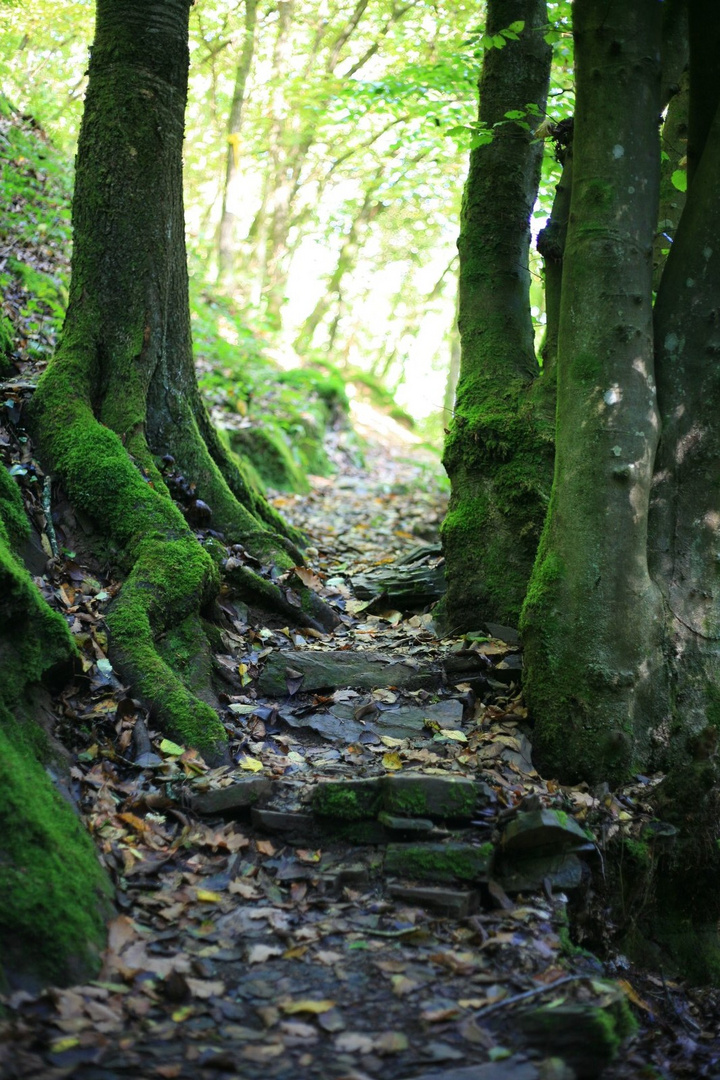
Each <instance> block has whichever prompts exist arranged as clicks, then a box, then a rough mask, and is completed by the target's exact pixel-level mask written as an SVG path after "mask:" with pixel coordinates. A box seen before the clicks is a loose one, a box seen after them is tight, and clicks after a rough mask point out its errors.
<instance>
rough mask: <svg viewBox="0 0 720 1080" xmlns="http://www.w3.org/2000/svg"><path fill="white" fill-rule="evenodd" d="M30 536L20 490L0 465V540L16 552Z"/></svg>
mask: <svg viewBox="0 0 720 1080" xmlns="http://www.w3.org/2000/svg"><path fill="white" fill-rule="evenodd" d="M29 535H30V524H29V522H28V519H27V516H26V514H25V507H24V506H23V501H22V496H21V494H20V489H19V488H18V486H17V484H16V483H15V481H14V480H13V478H12V477H11V476H10V474H9V473H8V471H7V469H6V468H5V467H4V466H2V465H0V538H1V539H3V540H4V541H5V543H6V544H8V545H9V546H10V547H11V548H14V549H15V550H17V549H18V548H19V547H20V546H21V545H22V544H23V543H24V541H25V540H26V539H27V537H28V536H29Z"/></svg>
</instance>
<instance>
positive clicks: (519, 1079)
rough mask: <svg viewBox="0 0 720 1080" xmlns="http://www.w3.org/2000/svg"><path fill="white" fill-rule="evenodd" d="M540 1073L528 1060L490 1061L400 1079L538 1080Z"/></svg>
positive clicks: (414, 1074) (415, 1074)
mask: <svg viewBox="0 0 720 1080" xmlns="http://www.w3.org/2000/svg"><path fill="white" fill-rule="evenodd" d="M539 1078H540V1073H539V1072H538V1070H537V1069H536V1068H535V1066H534V1065H532V1064H531V1063H530V1062H529V1061H514V1060H513V1059H512V1058H510V1059H509V1060H508V1061H490V1062H488V1063H487V1064H486V1065H462V1066H460V1067H459V1068H457V1069H454V1068H450V1069H443V1071H442V1072H425V1073H413V1075H412V1076H404V1077H402V1080H539Z"/></svg>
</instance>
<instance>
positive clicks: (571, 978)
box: [472, 975, 591, 1020]
mask: <svg viewBox="0 0 720 1080" xmlns="http://www.w3.org/2000/svg"><path fill="white" fill-rule="evenodd" d="M589 978H591V976H589V975H563V977H562V979H556V980H555V982H552V983H547V984H546V985H545V986H534V987H533V988H532V990H525V991H524V993H522V994H513V996H512V997H508V998H503V999H502V1001H495V1002H494V1003H493V1004H492V1005H486V1006H485V1008H484V1009H478V1011H477V1012H474V1013H473V1014H472V1015H473V1020H479V1019H480V1017H481V1016H487V1015H488V1013H491V1012H496V1011H497V1010H498V1009H504V1008H505V1006H506V1005H515V1004H517V1002H518V1001H527V1000H528V998H533V997H538V996H539V995H540V994H545V993H546V992H547V991H548V990H554V989H555V987H556V986H563V984H565V983H571V982H580V981H581V980H582V979H589Z"/></svg>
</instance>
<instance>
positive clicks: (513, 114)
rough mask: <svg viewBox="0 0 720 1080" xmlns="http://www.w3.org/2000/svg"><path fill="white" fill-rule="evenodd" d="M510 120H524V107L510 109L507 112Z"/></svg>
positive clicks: (506, 114)
mask: <svg viewBox="0 0 720 1080" xmlns="http://www.w3.org/2000/svg"><path fill="white" fill-rule="evenodd" d="M505 116H506V118H507V119H508V120H524V119H525V113H524V111H523V110H522V109H508V111H507V112H506V113H505Z"/></svg>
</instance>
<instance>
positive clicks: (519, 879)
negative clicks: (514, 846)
mask: <svg viewBox="0 0 720 1080" xmlns="http://www.w3.org/2000/svg"><path fill="white" fill-rule="evenodd" d="M496 878H497V880H498V881H499V883H500V884H501V885H502V887H503V889H504V890H505V892H532V891H533V890H534V889H540V888H542V885H543V882H544V881H546V880H549V882H550V884H551V885H552V887H553V888H554V889H577V888H578V886H579V885H580V883H581V882H582V862H581V861H580V859H579V858H578V857H577V855H574V854H572V853H571V854H568V855H562V854H560V855H546V856H544V857H542V856H541V857H540V858H537V859H518V860H517V861H513V862H510V863H509V864H508V865H503V867H502V869H501V870H500V872H499V873H497V872H496Z"/></svg>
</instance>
